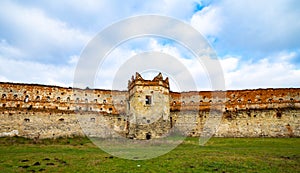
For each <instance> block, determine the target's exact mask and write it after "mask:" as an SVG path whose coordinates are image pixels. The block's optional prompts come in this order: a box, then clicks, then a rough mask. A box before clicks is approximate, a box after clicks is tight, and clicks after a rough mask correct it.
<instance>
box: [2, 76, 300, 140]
mask: <svg viewBox="0 0 300 173" xmlns="http://www.w3.org/2000/svg"><path fill="white" fill-rule="evenodd" d="M0 94H1V95H0V96H1V98H0V136H12V135H19V136H24V137H29V138H53V137H54V138H55V137H60V136H77V135H79V136H80V135H88V136H97V137H107V136H113V135H116V134H117V135H120V136H124V137H128V138H133V139H151V138H159V137H163V136H167V135H168V133H169V131H170V130H171V129H172V128H174V127H176V128H178V129H180V130H181V132H184V133H186V134H187V135H190V136H200V135H201V133H205V122H206V121H207V120H208V119H209V118H213V117H215V115H214V114H215V113H219V114H221V115H222V116H221V117H220V124H219V125H218V128H217V129H216V133H215V134H214V135H215V136H219V137H262V136H264V137H299V136H300V96H299V95H300V88H280V89H273V88H269V89H254V90H229V91H213V92H212V91H200V92H199V91H190V92H172V91H170V87H169V81H168V78H166V79H163V76H162V75H161V74H158V75H157V76H156V77H155V78H154V79H153V80H145V79H143V78H142V76H141V75H140V74H138V73H136V75H135V77H134V76H133V77H132V79H131V80H130V81H129V83H128V91H111V90H103V89H77V88H64V87H57V86H46V85H37V84H17V83H0ZM223 96H224V97H223ZM212 110H213V111H212ZM112 132H113V133H112Z"/></svg>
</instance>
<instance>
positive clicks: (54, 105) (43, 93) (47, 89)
mask: <svg viewBox="0 0 300 173" xmlns="http://www.w3.org/2000/svg"><path fill="white" fill-rule="evenodd" d="M0 91H1V93H0V94H1V100H0V107H15V108H25V109H32V108H36V109H44V110H46V109H52V110H66V111H68V110H86V111H100V112H107V113H113V114H118V113H120V112H126V102H127V100H126V98H127V92H125V91H109V90H94V89H85V90H82V89H72V88H63V87H56V86H43V85H33V84H32V85H30V84H29V85H25V84H12V83H0ZM115 106H116V107H117V108H116V107H115Z"/></svg>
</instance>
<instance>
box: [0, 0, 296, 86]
mask: <svg viewBox="0 0 300 173" xmlns="http://www.w3.org/2000/svg"><path fill="white" fill-rule="evenodd" d="M299 8H300V1H298V0H264V1H259V0H243V1H240V0H223V1H213V0H145V1H137V0H136V1H134V0H128V1H121V0H101V1H98V0H86V1H80V0H65V1H31V0H27V1H21V0H19V1H18V0H15V1H6V0H2V1H0V81H1V82H18V83H38V84H46V85H58V86H64V87H69V86H73V80H74V74H75V70H76V67H77V63H78V61H79V59H80V56H81V53H82V51H83V50H84V49H85V47H86V46H87V45H88V43H89V41H91V40H92V39H93V38H94V37H95V36H96V35H97V34H98V33H100V32H101V31H102V30H104V29H105V28H107V27H108V26H110V25H112V24H114V23H116V22H119V21H121V20H123V19H127V18H130V17H133V16H139V15H153V14H155V15H162V16H168V17H171V18H174V19H178V20H180V21H182V22H184V23H186V24H189V25H190V26H192V27H193V28H195V29H196V30H197V31H199V32H200V33H201V34H202V36H203V37H204V38H205V39H206V41H207V42H208V44H209V45H210V46H211V47H212V48H213V50H214V51H215V53H216V55H217V57H218V61H219V62H220V64H221V67H222V70H223V77H224V81H225V88H226V89H228V90H230V89H256V88H299V87H300V41H299V40H300V20H299V17H300V10H299ZM162 29H163V28H162ZM145 51H159V52H162V53H165V54H169V55H172V56H174V57H176V58H177V59H178V60H179V61H180V62H181V63H182V64H183V65H184V66H185V67H186V68H187V69H188V70H189V72H190V73H192V76H193V79H194V81H195V83H196V85H197V90H210V89H211V84H210V79H209V77H208V76H207V74H206V73H205V70H204V68H203V66H201V64H200V65H199V63H195V61H196V60H195V58H193V55H192V54H191V53H190V52H189V51H187V50H186V49H185V48H182V46H181V45H180V44H178V43H176V42H174V41H172V40H168V39H163V38H156V37H146V36H145V37H143V38H136V39H131V40H128V41H127V42H125V43H123V44H121V45H117V46H116V48H115V49H114V50H113V51H111V53H110V55H108V57H107V58H106V61H105V62H104V63H103V64H102V66H101V67H99V70H98V74H97V77H96V80H95V86H94V87H95V88H106V89H111V88H112V85H113V81H114V75H115V74H117V71H118V69H119V68H120V67H121V66H122V64H124V63H125V62H127V61H128V60H129V59H130V58H131V57H133V56H134V55H137V54H139V53H142V52H145ZM166 65H167V64H166ZM157 70H159V69H157ZM142 75H143V76H144V77H145V78H147V77H148V78H151V77H153V75H154V73H153V74H151V73H144V74H143V73H142ZM151 75H152V76H151ZM166 75H167V74H166ZM169 77H170V78H171V79H174V78H172V76H169ZM128 79H130V77H128ZM128 79H126V80H125V81H127V80H128ZM181 80H184V78H181ZM177 82H178V81H175V80H171V83H172V85H171V89H172V88H173V90H176V83H177ZM126 85H127V83H124V86H123V87H126ZM118 89H119V88H118ZM121 89H122V88H121ZM124 89H126V88H124ZM179 90H180V89H179Z"/></svg>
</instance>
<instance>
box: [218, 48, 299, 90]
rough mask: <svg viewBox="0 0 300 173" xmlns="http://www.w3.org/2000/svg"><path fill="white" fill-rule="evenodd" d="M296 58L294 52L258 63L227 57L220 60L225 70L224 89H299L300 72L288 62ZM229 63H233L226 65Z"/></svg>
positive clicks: (261, 60) (281, 54)
mask: <svg viewBox="0 0 300 173" xmlns="http://www.w3.org/2000/svg"><path fill="white" fill-rule="evenodd" d="M296 56H297V54H296V53H295V52H291V53H280V54H278V55H277V56H274V57H266V58H263V59H260V60H259V61H251V60H249V61H241V60H240V58H237V57H229V56H228V57H227V58H225V59H223V60H221V63H222V66H223V68H224V69H225V70H224V71H225V82H226V87H227V89H246V88H277V87H278V88H282V87H286V88H290V87H299V86H300V78H299V76H300V70H299V69H297V67H296V66H295V65H293V64H292V63H291V61H290V59H292V58H295V57H296ZM230 61H233V63H226V62H230ZM232 64H234V65H232ZM226 69H227V70H226ZM230 69H231V70H230ZM232 69H233V70H232Z"/></svg>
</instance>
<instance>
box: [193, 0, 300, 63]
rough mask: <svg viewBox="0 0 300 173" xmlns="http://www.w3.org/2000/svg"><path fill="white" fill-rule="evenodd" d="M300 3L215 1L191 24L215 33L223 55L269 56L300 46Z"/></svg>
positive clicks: (237, 0) (278, 0)
mask: <svg viewBox="0 0 300 173" xmlns="http://www.w3.org/2000/svg"><path fill="white" fill-rule="evenodd" d="M299 6H300V3H299V1H297V0H290V1H282V0H273V1H268V0H266V1H259V0H254V1H253V0H244V1H239V0H224V1H213V2H212V3H211V4H210V5H209V6H208V7H205V8H203V9H202V10H201V11H199V12H197V13H195V14H194V15H193V17H192V19H191V24H192V25H193V26H194V27H195V28H196V29H198V30H199V31H200V32H202V33H203V34H204V35H205V36H206V37H209V36H213V38H215V40H216V43H215V44H214V46H215V48H216V49H217V51H219V52H218V53H221V54H222V55H225V54H227V53H228V52H231V53H236V52H239V53H244V55H243V56H247V55H250V56H251V55H255V54H256V55H257V54H258V55H259V56H261V55H262V56H266V55H268V54H269V53H270V52H271V53H274V52H278V51H283V50H291V49H292V50H295V49H298V48H299V47H300V44H299V41H298V40H299V39H300V20H299V16H300V11H299ZM215 40H213V41H215ZM257 58H259V57H257Z"/></svg>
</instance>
